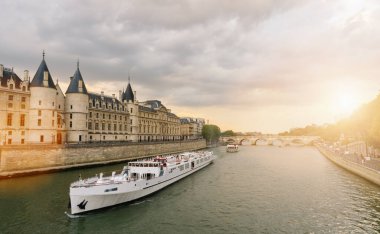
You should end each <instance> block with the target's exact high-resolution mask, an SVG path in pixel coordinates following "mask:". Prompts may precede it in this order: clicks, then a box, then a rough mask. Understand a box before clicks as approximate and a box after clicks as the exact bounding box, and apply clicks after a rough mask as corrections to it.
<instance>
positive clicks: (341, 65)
mask: <svg viewBox="0 0 380 234" xmlns="http://www.w3.org/2000/svg"><path fill="white" fill-rule="evenodd" d="M1 8H2V17H1V18H2V20H1V24H0V30H1V32H2V33H1V37H0V63H1V64H4V65H5V66H6V67H14V69H15V71H16V73H18V74H19V76H22V75H23V71H24V70H25V69H28V70H29V71H30V72H31V76H32V78H33V76H34V73H35V71H36V69H37V68H38V65H39V63H40V62H41V58H42V50H43V49H45V51H46V61H47V64H48V66H49V69H50V72H51V73H52V75H53V77H54V79H59V84H60V85H61V87H62V88H63V90H64V91H65V90H66V87H67V85H68V80H69V77H70V76H72V75H73V74H74V72H75V68H76V61H77V59H78V58H79V60H80V67H81V72H82V75H83V77H84V79H85V82H86V85H87V87H88V89H89V90H90V91H93V92H100V91H102V90H104V91H105V93H106V94H109V95H111V94H112V93H118V90H119V89H121V88H122V87H125V86H126V85H127V82H128V73H129V74H130V75H131V82H132V88H133V89H134V90H136V91H137V98H138V100H140V101H143V100H147V99H159V100H161V101H162V102H163V103H164V104H165V105H166V106H167V107H168V108H171V109H172V110H173V112H175V113H176V114H177V115H179V116H195V117H203V118H205V119H206V120H209V121H210V123H214V124H217V125H219V126H220V127H221V128H222V130H227V129H233V130H235V131H262V132H271V133H276V132H279V131H284V130H287V129H289V128H292V127H301V126H304V125H307V124H312V123H314V124H323V123H332V122H334V121H336V120H339V119H340V118H343V117H346V116H348V115H349V114H350V113H351V112H352V111H353V109H354V108H355V107H357V106H358V105H360V104H361V103H365V102H368V101H369V100H371V99H373V98H374V97H376V95H377V94H378V92H379V89H380V2H379V1H378V0H366V1H364V0H363V1H361V0H337V1H333V0H332V1H328V0H310V1H308V0H278V1H276V0H256V1H254V0H246V1H232V0H230V1H228V0H207V1H205V0H194V1H191V0H188V1H186V0H184V1H177V0H173V1H166V0H155V1H153V0H152V1H145V0H120V1H112V0H109V1H89V0H88V1H74V0H73V1H48V0H46V1H40V0H35V1H19V0H5V1H4V0H2V1H1Z"/></svg>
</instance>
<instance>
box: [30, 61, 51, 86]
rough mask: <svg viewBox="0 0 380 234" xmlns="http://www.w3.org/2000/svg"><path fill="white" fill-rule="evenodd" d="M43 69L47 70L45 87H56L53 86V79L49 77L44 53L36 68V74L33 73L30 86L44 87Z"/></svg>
mask: <svg viewBox="0 0 380 234" xmlns="http://www.w3.org/2000/svg"><path fill="white" fill-rule="evenodd" d="M45 71H46V72H48V86H47V87H48V88H53V89H57V88H56V87H55V84H54V82H53V79H52V78H51V75H50V72H49V68H48V67H47V65H46V62H45V54H44V55H43V58H42V61H41V64H40V66H39V67H38V70H37V72H36V74H35V75H34V78H33V80H32V82H31V83H30V87H45V86H44V72H45Z"/></svg>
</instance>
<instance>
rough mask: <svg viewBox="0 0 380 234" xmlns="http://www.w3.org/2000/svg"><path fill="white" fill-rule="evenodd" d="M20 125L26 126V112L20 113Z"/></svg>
mask: <svg viewBox="0 0 380 234" xmlns="http://www.w3.org/2000/svg"><path fill="white" fill-rule="evenodd" d="M20 126H21V127H24V126H25V114H21V115H20Z"/></svg>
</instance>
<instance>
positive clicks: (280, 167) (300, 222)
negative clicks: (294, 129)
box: [0, 146, 380, 234]
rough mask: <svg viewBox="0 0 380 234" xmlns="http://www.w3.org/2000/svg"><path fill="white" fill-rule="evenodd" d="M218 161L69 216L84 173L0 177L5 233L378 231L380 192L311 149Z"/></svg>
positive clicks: (248, 152)
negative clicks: (75, 185)
mask: <svg viewBox="0 0 380 234" xmlns="http://www.w3.org/2000/svg"><path fill="white" fill-rule="evenodd" d="M213 150H214V153H215V154H217V155H218V158H217V159H216V160H215V162H214V163H213V164H212V165H210V166H208V167H206V168H204V169H203V170H201V171H199V172H197V173H195V174H193V175H190V176H189V177H187V178H185V179H183V180H181V181H179V182H177V183H175V184H173V185H171V186H169V187H167V188H165V189H163V190H161V191H159V192H158V193H155V194H153V195H151V196H149V197H146V198H143V199H141V200H139V201H136V202H133V203H132V204H127V205H121V206H117V207H114V208H110V209H106V210H103V211H101V212H97V213H93V214H88V215H84V216H83V217H79V218H75V219H69V218H68V217H67V216H66V215H65V214H64V211H66V207H67V203H68V187H69V184H70V182H72V181H74V180H76V179H77V178H78V175H79V174H80V173H81V174H82V177H86V176H93V175H94V174H96V173H99V172H100V171H112V170H119V169H121V167H122V165H123V164H119V165H112V166H103V167H97V168H85V169H83V168H82V169H76V170H70V171H65V172H59V173H53V174H46V175H37V176H31V177H23V178H15V179H8V180H0V233H55V234H56V233H337V232H341V233H379V232H380V187H378V186H376V185H374V184H372V183H370V182H367V181H366V180H364V179H361V178H360V177H357V176H355V175H353V174H351V173H349V172H347V171H345V170H344V169H341V168H339V167H337V166H336V165H334V164H332V163H331V162H330V161H328V160H327V159H326V158H324V157H323V156H322V155H321V154H320V153H319V152H318V151H317V150H316V149H315V148H312V147H298V148H297V147H284V148H279V147H274V146H256V147H254V146H242V147H240V151H239V152H238V153H225V152H224V151H225V149H224V148H223V147H220V148H215V149H213Z"/></svg>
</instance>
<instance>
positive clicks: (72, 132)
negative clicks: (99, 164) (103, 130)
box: [65, 62, 88, 143]
mask: <svg viewBox="0 0 380 234" xmlns="http://www.w3.org/2000/svg"><path fill="white" fill-rule="evenodd" d="M70 79H71V80H70V85H69V87H68V88H67V91H66V99H65V124H66V130H67V132H66V141H67V142H68V143H78V142H87V141H88V127H87V115H88V93H87V89H86V85H85V83H84V81H83V78H82V74H81V73H80V70H79V62H78V64H77V70H76V71H75V74H74V76H73V77H71V78H70Z"/></svg>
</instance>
